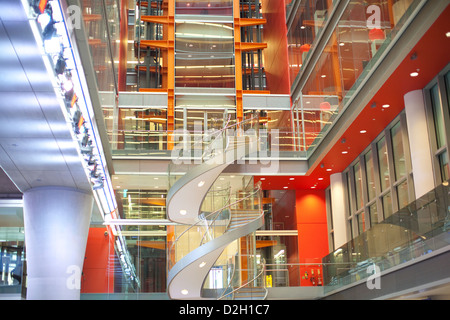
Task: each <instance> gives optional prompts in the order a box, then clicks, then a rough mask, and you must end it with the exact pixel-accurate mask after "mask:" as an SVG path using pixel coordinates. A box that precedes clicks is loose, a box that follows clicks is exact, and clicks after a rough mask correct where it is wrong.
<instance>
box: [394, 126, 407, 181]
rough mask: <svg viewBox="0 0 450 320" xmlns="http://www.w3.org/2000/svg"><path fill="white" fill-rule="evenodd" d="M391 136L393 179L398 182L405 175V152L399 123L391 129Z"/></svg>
mask: <svg viewBox="0 0 450 320" xmlns="http://www.w3.org/2000/svg"><path fill="white" fill-rule="evenodd" d="M391 135H392V149H393V156H394V170H395V179H396V180H399V179H400V178H401V177H404V176H405V175H406V161H405V152H404V149H403V137H402V131H401V127H400V122H398V123H397V124H396V125H395V126H394V127H393V128H392V129H391Z"/></svg>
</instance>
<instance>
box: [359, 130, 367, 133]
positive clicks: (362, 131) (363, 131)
mask: <svg viewBox="0 0 450 320" xmlns="http://www.w3.org/2000/svg"><path fill="white" fill-rule="evenodd" d="M359 133H367V130H361V131H360V132H359Z"/></svg>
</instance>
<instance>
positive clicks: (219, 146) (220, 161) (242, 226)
mask: <svg viewBox="0 0 450 320" xmlns="http://www.w3.org/2000/svg"><path fill="white" fill-rule="evenodd" d="M253 121H254V119H253V118H252V119H249V120H246V121H244V122H242V123H236V124H233V125H230V126H227V127H225V128H223V129H221V130H218V131H216V132H214V133H213V134H212V135H211V136H209V137H208V138H209V139H210V138H211V137H213V138H214V139H212V140H211V139H210V141H211V142H210V144H209V145H208V146H207V148H206V150H205V152H202V156H201V161H200V163H199V164H195V165H193V166H189V167H188V168H187V170H186V173H185V174H184V175H180V176H179V177H177V179H176V180H175V182H174V183H173V184H172V185H171V188H170V190H169V193H168V196H167V201H166V202H167V204H166V206H167V213H168V218H169V219H170V220H172V221H174V222H178V223H180V224H182V226H174V227H171V229H172V232H169V233H170V235H169V236H168V240H170V241H172V243H171V244H169V249H168V255H167V256H168V269H169V270H168V293H169V296H170V297H171V298H173V299H204V298H205V297H204V294H203V293H202V292H203V290H202V289H203V287H204V284H205V281H206V279H207V278H208V276H209V275H210V274H211V272H212V271H211V268H212V267H213V266H214V265H215V263H216V262H217V261H220V259H219V258H220V257H222V256H223V255H225V256H226V255H228V256H232V255H236V252H237V249H236V248H237V246H236V240H238V239H240V238H241V237H244V236H246V235H248V234H250V233H252V232H254V231H256V230H257V229H258V228H260V227H261V226H262V225H263V221H264V214H263V210H262V201H261V199H262V197H261V188H260V185H257V186H256V188H255V189H254V190H252V191H251V192H248V193H244V194H240V193H239V192H237V191H234V190H231V189H230V192H229V193H228V192H224V193H223V194H222V196H217V194H218V192H217V190H215V188H213V186H214V184H215V183H216V180H217V179H218V178H219V176H220V175H221V174H222V171H223V170H224V169H225V168H226V167H227V166H228V165H229V164H231V163H233V162H234V161H235V160H238V159H240V158H241V157H243V156H245V154H247V153H248V152H246V151H243V150H239V149H242V148H244V147H246V146H247V145H248V143H247V141H246V140H245V139H247V138H249V139H250V143H252V142H254V141H255V140H253V141H252V140H251V139H255V137H252V136H250V137H249V136H244V137H243V139H242V135H241V136H240V134H242V130H237V131H235V132H233V133H237V134H233V135H231V136H228V130H227V129H231V128H242V127H243V126H244V125H245V124H251V122H253ZM239 137H240V138H239ZM237 138H239V139H237ZM256 140H257V139H256ZM196 143H199V141H197V142H196ZM201 144H202V145H204V143H203V141H201ZM245 150H249V149H248V148H246V149H245ZM178 159H179V158H178ZM170 169H172V168H169V170H170ZM219 194H220V193H219ZM213 195H216V200H218V201H213V204H212V205H211V206H210V207H209V208H208V210H204V204H205V203H206V201H205V200H206V199H208V197H211V196H213ZM217 202H218V203H220V204H221V205H217ZM217 207H218V209H216V208H217ZM213 271H214V270H213ZM224 279H225V278H224ZM227 284H228V283H225V286H226V285H227ZM233 296H235V295H233ZM206 298H207V297H206Z"/></svg>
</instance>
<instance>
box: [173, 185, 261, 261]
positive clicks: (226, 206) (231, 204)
mask: <svg viewBox="0 0 450 320" xmlns="http://www.w3.org/2000/svg"><path fill="white" fill-rule="evenodd" d="M260 191H261V183H260V182H259V183H258V184H257V185H256V189H255V190H254V192H252V193H251V194H249V195H247V196H245V197H244V198H240V199H238V200H237V201H234V202H233V203H230V204H227V205H225V206H224V207H222V208H220V209H218V210H216V211H214V212H211V213H209V214H208V215H206V216H205V217H204V218H203V219H202V220H198V221H197V222H195V223H194V224H191V225H190V226H189V228H187V229H186V230H184V231H183V232H182V233H181V234H180V235H179V236H178V237H177V238H176V239H175V240H174V241H173V243H172V245H171V246H170V248H169V254H168V255H167V256H168V257H170V253H171V252H172V251H173V247H174V246H175V244H176V243H177V241H178V240H179V239H180V238H181V237H182V236H183V235H184V234H185V233H186V232H188V231H189V230H191V229H192V228H194V227H195V226H197V225H198V224H199V223H200V222H203V221H205V220H206V219H207V218H208V217H209V216H212V215H213V214H217V213H219V212H221V211H224V210H225V209H226V208H230V207H231V206H233V205H235V204H238V203H239V202H242V201H244V200H246V199H248V198H250V197H252V196H253V195H255V194H256V193H258V192H260ZM261 211H262V214H263V213H264V211H263V210H261ZM213 221H215V220H213ZM200 245H201V243H200ZM169 259H170V258H169Z"/></svg>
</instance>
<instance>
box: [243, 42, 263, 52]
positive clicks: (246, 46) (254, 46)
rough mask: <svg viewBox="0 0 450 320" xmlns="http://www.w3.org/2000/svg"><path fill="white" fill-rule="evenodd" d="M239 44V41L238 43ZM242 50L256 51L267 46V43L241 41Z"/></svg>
mask: <svg viewBox="0 0 450 320" xmlns="http://www.w3.org/2000/svg"><path fill="white" fill-rule="evenodd" d="M236 44H238V43H236ZM239 45H240V49H241V51H254V50H258V49H265V48H267V43H258V42H241V43H239Z"/></svg>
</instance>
